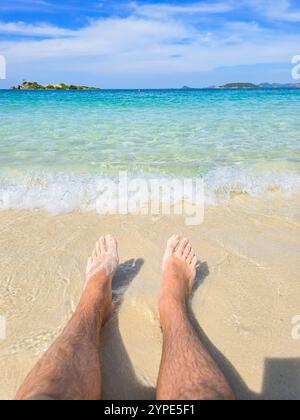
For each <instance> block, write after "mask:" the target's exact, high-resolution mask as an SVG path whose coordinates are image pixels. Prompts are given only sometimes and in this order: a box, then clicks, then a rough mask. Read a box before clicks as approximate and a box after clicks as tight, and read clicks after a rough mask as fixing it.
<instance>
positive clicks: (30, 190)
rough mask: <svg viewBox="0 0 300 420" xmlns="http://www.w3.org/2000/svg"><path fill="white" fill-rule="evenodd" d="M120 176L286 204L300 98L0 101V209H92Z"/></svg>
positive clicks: (119, 96) (293, 185)
mask: <svg viewBox="0 0 300 420" xmlns="http://www.w3.org/2000/svg"><path fill="white" fill-rule="evenodd" d="M121 170H126V171H128V172H129V173H130V174H131V175H132V176H133V175H138V176H140V177H150V176H151V177H154V176H155V177H160V178H164V177H166V178H170V177H172V178H177V177H180V178H181V177H200V176H201V177H204V179H205V181H206V185H207V191H208V195H209V196H210V197H211V198H214V199H217V197H223V198H224V197H225V198H229V197H230V194H231V193H247V194H250V195H254V196H260V197H263V196H265V195H266V194H267V193H268V191H270V190H272V191H274V190H279V191H280V192H282V193H283V194H285V196H287V197H289V196H291V195H292V194H293V193H294V192H297V191H299V190H300V90H296V89H295V90H293V89H291V90H289V89H278V90H186V91H185V90H141V91H125V90H123V91H108V90H107V91H106V90H104V91H85V92H76V91H72V92H71V91H69V92H66V91H65V92H62V91H47V92H40V91H5V90H2V91H0V209H10V208H26V209H34V208H45V209H48V210H50V211H73V210H86V209H92V208H93V201H94V200H95V199H96V196H97V194H98V193H100V189H99V188H100V187H98V186H99V185H100V184H99V183H101V182H102V181H103V179H108V178H114V177H116V176H117V175H118V173H119V171H121ZM70 197H72V198H70Z"/></svg>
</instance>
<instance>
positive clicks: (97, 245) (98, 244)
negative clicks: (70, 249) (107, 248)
mask: <svg viewBox="0 0 300 420" xmlns="http://www.w3.org/2000/svg"><path fill="white" fill-rule="evenodd" d="M95 249H96V253H97V257H98V258H99V257H100V255H101V245H100V241H98V242H97V243H96V248H95Z"/></svg>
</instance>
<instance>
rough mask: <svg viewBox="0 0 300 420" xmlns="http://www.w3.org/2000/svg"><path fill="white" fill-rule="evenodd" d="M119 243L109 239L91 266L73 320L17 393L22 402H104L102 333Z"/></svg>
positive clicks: (97, 250) (101, 244) (99, 247)
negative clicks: (101, 356)
mask: <svg viewBox="0 0 300 420" xmlns="http://www.w3.org/2000/svg"><path fill="white" fill-rule="evenodd" d="M118 263H119V259H118V251H117V242H116V240H115V239H114V238H113V237H112V236H110V235H107V236H106V237H102V238H100V239H99V241H98V242H97V244H96V247H95V249H94V251H93V254H92V256H91V257H90V258H89V260H88V265H87V274H86V284H85V290H84V293H83V296H82V298H81V301H80V303H79V305H78V308H77V310H76V312H75V314H74V315H73V317H72V319H71V320H70V322H69V323H68V325H67V326H66V328H65V330H64V331H63V333H62V334H61V335H60V336H59V337H58V339H57V340H56V341H55V343H54V344H53V345H52V346H51V348H50V349H49V350H48V352H47V353H46V354H45V355H44V357H43V358H42V359H41V360H40V361H39V362H38V364H37V365H36V366H35V368H34V369H33V370H32V372H31V373H30V374H29V375H28V377H27V379H26V380H25V382H24V384H23V385H22V386H21V388H20V390H19V391H18V393H17V397H16V398H17V399H18V400H28V399H34V400H39V399H42V400H51V399H52V400H97V399H101V392H102V389H101V366H100V331H101V327H102V326H103V325H104V323H105V322H106V321H107V319H108V318H109V315H110V312H111V307H112V279H113V277H114V275H115V272H116V269H117V266H118Z"/></svg>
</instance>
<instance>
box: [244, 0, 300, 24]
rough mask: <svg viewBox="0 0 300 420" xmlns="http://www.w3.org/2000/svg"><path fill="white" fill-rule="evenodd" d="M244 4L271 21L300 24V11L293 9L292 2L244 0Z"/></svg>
mask: <svg viewBox="0 0 300 420" xmlns="http://www.w3.org/2000/svg"><path fill="white" fill-rule="evenodd" d="M244 3H245V4H246V5H248V6H250V7H252V8H253V9H254V10H256V12H258V13H260V14H262V15H263V16H264V17H266V18H267V19H269V20H273V21H274V20H275V21H282V22H300V9H299V8H298V9H296V8H295V7H293V3H292V2H291V1H290V0H276V1H274V0H244Z"/></svg>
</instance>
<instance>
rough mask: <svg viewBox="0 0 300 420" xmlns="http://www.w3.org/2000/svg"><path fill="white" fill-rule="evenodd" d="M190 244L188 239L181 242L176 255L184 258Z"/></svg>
mask: <svg viewBox="0 0 300 420" xmlns="http://www.w3.org/2000/svg"><path fill="white" fill-rule="evenodd" d="M188 244H189V241H188V240H187V239H186V238H184V239H182V240H181V242H180V244H179V246H178V249H177V251H176V254H177V255H178V256H179V257H182V256H183V254H184V251H185V249H186V247H187V245H188Z"/></svg>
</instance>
